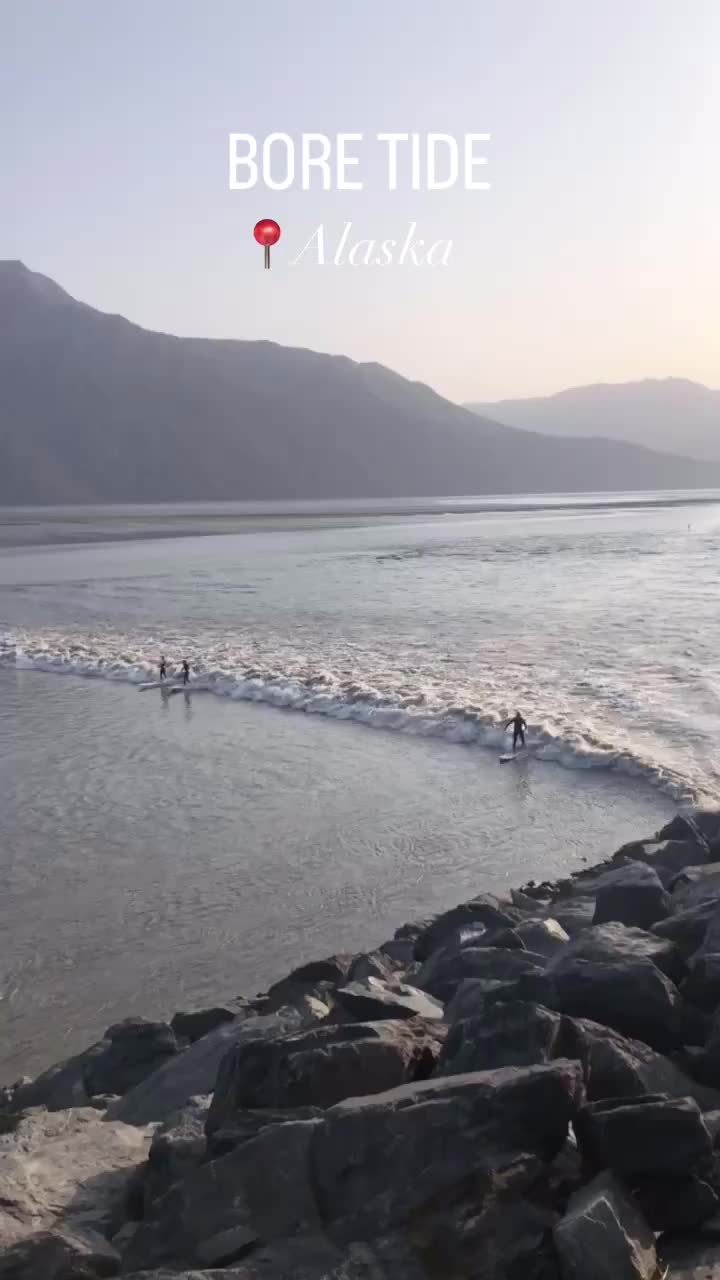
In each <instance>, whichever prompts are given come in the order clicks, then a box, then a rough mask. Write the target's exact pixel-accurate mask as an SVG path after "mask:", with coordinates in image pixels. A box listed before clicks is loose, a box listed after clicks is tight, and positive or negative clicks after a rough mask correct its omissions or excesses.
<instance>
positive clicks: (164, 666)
mask: <svg viewBox="0 0 720 1280" xmlns="http://www.w3.org/2000/svg"><path fill="white" fill-rule="evenodd" d="M166 676H167V662H166V661H165V655H164V654H161V655H160V679H161V680H164V679H165V677H166Z"/></svg>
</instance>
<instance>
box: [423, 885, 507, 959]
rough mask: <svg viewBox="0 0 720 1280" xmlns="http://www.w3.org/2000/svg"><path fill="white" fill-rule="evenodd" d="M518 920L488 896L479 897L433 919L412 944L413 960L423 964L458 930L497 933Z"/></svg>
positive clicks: (504, 906) (505, 907) (486, 894)
mask: <svg viewBox="0 0 720 1280" xmlns="http://www.w3.org/2000/svg"><path fill="white" fill-rule="evenodd" d="M521 919H522V913H521V912H519V911H517V910H516V909H514V908H513V907H510V906H506V905H503V906H501V905H500V903H499V901H498V899H497V898H494V897H493V896H492V894H489V893H484V894H480V895H478V897H477V898H473V900H472V902H463V903H461V904H460V906H458V907H453V908H452V909H451V910H450V911H443V913H442V914H441V915H439V916H435V918H434V919H433V920H432V921H430V923H429V924H427V925H426V927H425V928H424V929H423V930H422V932H421V933H420V934H419V935H418V937H417V939H416V941H415V959H416V960H427V958H428V956H430V955H432V953H433V952H434V951H438V950H439V949H440V948H442V947H444V946H445V945H446V944H447V943H448V942H449V941H450V939H452V938H454V937H456V935H457V933H458V931H459V930H460V929H466V928H477V927H478V926H479V927H480V928H481V929H486V930H492V931H494V932H497V931H498V930H500V929H512V927H513V925H514V924H515V923H517V922H518V921H519V920H521Z"/></svg>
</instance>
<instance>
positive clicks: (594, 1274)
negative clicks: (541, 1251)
mask: <svg viewBox="0 0 720 1280" xmlns="http://www.w3.org/2000/svg"><path fill="white" fill-rule="evenodd" d="M554 1238H555V1247H556V1249H557V1251H558V1254H559V1255H560V1261H561V1265H562V1274H563V1280H658V1269H657V1255H656V1250H655V1237H654V1235H653V1233H652V1231H651V1230H650V1227H649V1226H648V1224H647V1222H646V1221H645V1219H644V1218H643V1216H642V1214H641V1212H640V1210H639V1209H638V1208H637V1206H636V1205H635V1204H634V1203H633V1201H632V1200H631V1198H630V1196H629V1195H628V1194H627V1192H626V1191H625V1190H624V1188H623V1186H622V1184H621V1183H620V1182H618V1181H617V1179H615V1178H613V1177H612V1175H611V1174H603V1175H602V1176H601V1177H598V1178H595V1179H594V1180H593V1181H592V1182H591V1183H590V1184H589V1185H588V1186H587V1187H583V1189H582V1190H581V1191H578V1192H576V1194H575V1195H574V1196H572V1197H571V1199H570V1203H569V1204H568V1207H567V1212H566V1214H565V1217H564V1218H563V1219H562V1221H561V1222H559V1223H558V1225H557V1226H556V1227H555V1231H554Z"/></svg>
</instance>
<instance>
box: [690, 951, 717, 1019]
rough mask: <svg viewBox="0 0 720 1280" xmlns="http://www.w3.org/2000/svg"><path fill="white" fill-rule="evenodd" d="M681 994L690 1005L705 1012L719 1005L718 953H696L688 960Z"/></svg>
mask: <svg viewBox="0 0 720 1280" xmlns="http://www.w3.org/2000/svg"><path fill="white" fill-rule="evenodd" d="M682 994H683V996H684V997H685V999H686V1000H689V1001H690V1003H691V1004H694V1005H697V1007H698V1008H699V1009H704V1010H707V1011H710V1010H712V1009H714V1008H715V1007H716V1005H717V1004H719V1003H720V953H718V952H710V953H708V952H705V951H703V950H700V951H698V952H696V954H695V955H694V956H693V957H692V958H691V960H690V963H689V971H688V976H687V978H686V979H685V981H684V982H683V984H682Z"/></svg>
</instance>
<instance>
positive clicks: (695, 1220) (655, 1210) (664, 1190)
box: [633, 1174, 718, 1231]
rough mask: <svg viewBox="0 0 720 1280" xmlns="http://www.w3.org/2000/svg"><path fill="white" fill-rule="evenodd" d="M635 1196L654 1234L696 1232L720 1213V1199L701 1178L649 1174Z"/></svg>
mask: <svg viewBox="0 0 720 1280" xmlns="http://www.w3.org/2000/svg"><path fill="white" fill-rule="evenodd" d="M633 1194H634V1196H635V1199H636V1200H637V1203H638V1204H639V1205H640V1208H641V1210H642V1213H643V1215H644V1217H645V1219H646V1221H647V1223H648V1224H649V1226H650V1227H652V1229H653V1231H693V1230H695V1228H697V1227H699V1226H700V1224H701V1223H703V1222H705V1221H706V1220H707V1219H708V1218H711V1217H712V1215H713V1214H714V1213H715V1212H716V1211H717V1207H718V1198H717V1196H716V1194H715V1192H714V1191H713V1189H712V1187H711V1186H710V1184H709V1183H707V1182H703V1181H702V1180H701V1179H700V1178H693V1177H678V1176H677V1175H673V1174H646V1175H645V1176H644V1177H642V1178H634V1179H633Z"/></svg>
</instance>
